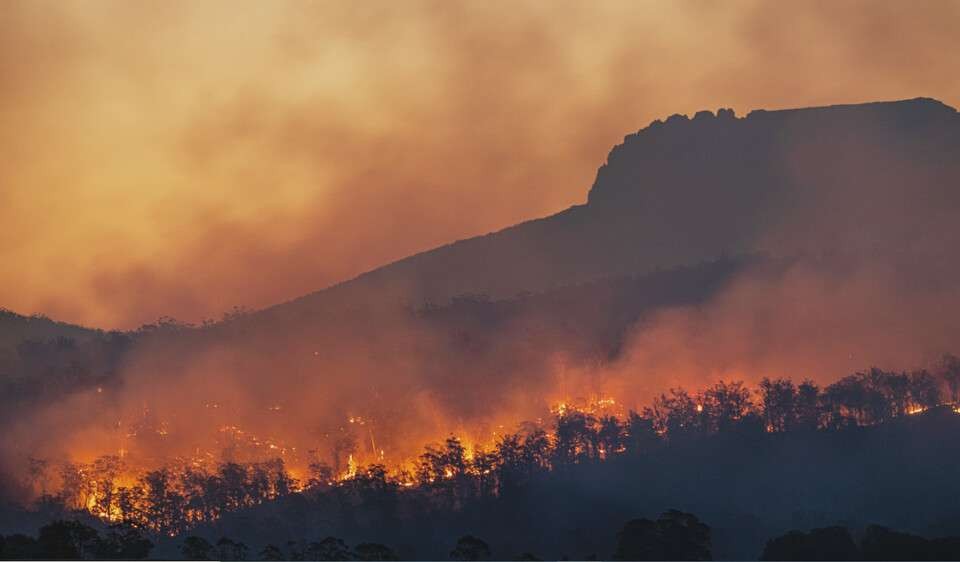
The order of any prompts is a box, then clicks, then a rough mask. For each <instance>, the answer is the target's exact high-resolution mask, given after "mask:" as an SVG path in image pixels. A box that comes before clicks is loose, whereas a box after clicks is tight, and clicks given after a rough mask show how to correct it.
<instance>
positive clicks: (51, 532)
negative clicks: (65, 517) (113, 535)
mask: <svg viewBox="0 0 960 562" xmlns="http://www.w3.org/2000/svg"><path fill="white" fill-rule="evenodd" d="M99 540H100V536H99V534H98V533H97V531H96V529H93V528H92V527H88V526H86V525H84V524H83V523H80V522H79V521H62V520H60V521H54V522H53V523H50V524H48V525H44V526H43V527H41V528H40V534H39V536H38V537H37V548H38V550H39V551H40V552H41V553H42V557H43V558H57V559H61V560H82V559H85V558H89V557H92V555H93V554H95V552H96V548H97V544H98V542H99Z"/></svg>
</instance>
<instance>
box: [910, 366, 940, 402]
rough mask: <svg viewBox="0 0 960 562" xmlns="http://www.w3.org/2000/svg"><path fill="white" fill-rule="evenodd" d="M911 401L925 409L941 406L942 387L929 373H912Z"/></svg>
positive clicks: (924, 371) (923, 371)
mask: <svg viewBox="0 0 960 562" xmlns="http://www.w3.org/2000/svg"><path fill="white" fill-rule="evenodd" d="M910 400H911V401H913V403H914V404H916V405H917V406H919V407H921V408H923V409H927V408H933V407H934V406H937V405H938V404H940V385H939V384H937V380H936V379H935V378H933V375H931V374H930V373H929V371H927V370H925V369H923V370H920V371H915V372H913V373H910Z"/></svg>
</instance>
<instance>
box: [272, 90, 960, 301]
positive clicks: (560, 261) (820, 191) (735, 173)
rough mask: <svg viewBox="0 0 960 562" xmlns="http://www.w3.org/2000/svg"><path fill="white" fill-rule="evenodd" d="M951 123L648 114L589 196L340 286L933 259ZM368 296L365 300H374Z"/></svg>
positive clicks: (463, 288) (953, 165)
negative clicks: (777, 258)
mask: <svg viewBox="0 0 960 562" xmlns="http://www.w3.org/2000/svg"><path fill="white" fill-rule="evenodd" d="M958 161H960V117H958V114H957V112H956V110H954V109H953V108H951V107H949V106H946V105H944V104H942V103H940V102H938V101H935V100H931V99H924V98H919V99H914V100H906V101H898V102H881V103H869V104H862V105H843V106H831V107H818V108H809V109H795V110H784V111H763V110H758V111H753V112H751V113H750V114H749V115H747V116H746V117H742V118H738V117H736V116H735V115H734V113H733V111H731V110H720V111H718V112H717V113H716V114H714V113H711V112H708V111H702V112H699V113H697V114H696V115H694V117H693V118H692V119H691V118H687V117H686V116H682V115H674V116H672V117H670V118H668V119H666V120H665V121H663V122H661V121H655V122H654V123H652V124H651V125H650V126H648V127H646V128H645V129H642V130H640V131H639V132H637V133H636V134H632V135H629V136H627V137H626V138H625V139H624V142H623V143H622V144H620V145H618V146H616V147H614V149H613V150H612V151H611V152H610V155H609V157H608V159H607V162H606V163H605V164H604V165H603V166H601V167H600V169H599V172H598V174H597V178H596V181H595V182H594V184H593V187H592V189H591V190H590V193H589V198H588V203H587V204H586V205H581V206H575V207H571V208H570V209H567V210H565V211H563V212H560V213H558V214H556V215H553V216H550V217H547V218H544V219H539V220H533V221H529V222H526V223H522V224H520V225H517V226H514V227H511V228H507V229H505V230H503V231H500V232H496V233H492V234H488V235H485V236H479V237H476V238H471V239H468V240H462V241H459V242H456V243H453V244H450V245H447V246H443V247H440V248H437V249H435V250H431V251H428V252H424V253H422V254H418V255H415V256H412V257H409V258H406V259H404V260H400V261H398V262H395V263H393V264H390V265H387V266H385V267H382V268H379V269H377V270H375V271H372V272H370V273H367V274H364V275H361V276H360V277H359V278H357V279H355V280H352V281H349V282H346V283H343V284H341V285H339V286H336V287H334V288H332V289H329V290H326V291H321V292H319V293H314V294H313V295H309V296H307V297H304V298H302V299H298V301H294V302H293V303H288V304H286V305H281V307H280V309H281V310H284V309H288V308H289V307H291V306H294V307H304V306H306V307H309V306H313V305H320V304H321V303H323V302H327V303H329V302H332V300H328V299H327V297H326V296H325V295H327V294H336V295H339V296H337V297H336V298H335V299H333V300H336V301H337V302H345V301H350V300H351V299H352V298H354V297H351V296H350V294H354V295H355V296H356V297H357V298H362V299H364V300H369V299H371V298H375V299H379V298H384V299H387V300H389V301H390V302H398V301H405V302H411V303H415V304H416V303H421V302H423V301H433V302H443V301H444V300H446V299H448V298H450V297H452V296H455V295H459V294H464V293H486V294H489V295H490V296H493V297H503V296H510V295H513V294H515V293H517V292H520V291H539V290H543V289H547V288H550V287H553V286H557V285H564V284H570V283H577V282H581V281H585V280H589V279H592V278H597V277H602V276H608V275H618V274H624V273H643V272H647V271H651V270H655V269H657V268H664V267H672V266H676V265H682V264H688V263H695V262H698V261H701V260H707V259H712V258H714V257H716V256H718V255H722V254H736V253H741V252H754V251H764V252H770V253H774V254H778V255H790V254H794V253H798V252H814V253H823V252H854V253H859V252H866V253H871V254H876V253H880V254H884V253H890V254H898V253H902V252H912V251H915V250H922V251H923V252H928V253H929V252H933V253H937V252H942V251H944V250H945V249H946V248H947V247H948V243H950V244H952V243H953V242H956V241H957V240H956V238H957V237H958V234H960V233H958V231H960V228H958V227H957V226H956V224H957V223H956V220H955V214H956V212H957V211H958V210H960V186H958V184H960V167H958ZM374 295H376V296H374Z"/></svg>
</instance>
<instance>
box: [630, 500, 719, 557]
mask: <svg viewBox="0 0 960 562" xmlns="http://www.w3.org/2000/svg"><path fill="white" fill-rule="evenodd" d="M613 558H614V559H615V560H710V559H711V554H710V528H709V527H708V526H706V525H705V524H703V523H701V522H700V520H699V519H697V518H696V516H694V515H691V514H689V513H683V512H680V511H676V510H670V511H667V512H665V513H663V514H662V515H660V517H659V518H658V519H657V520H656V521H651V520H649V519H633V520H631V521H628V522H627V523H626V524H625V525H624V527H623V529H621V530H620V532H619V533H617V548H616V551H615V552H614V555H613Z"/></svg>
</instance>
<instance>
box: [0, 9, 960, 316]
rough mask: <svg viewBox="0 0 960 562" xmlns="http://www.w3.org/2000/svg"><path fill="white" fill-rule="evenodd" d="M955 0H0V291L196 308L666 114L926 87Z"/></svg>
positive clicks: (213, 309) (66, 305)
mask: <svg viewBox="0 0 960 562" xmlns="http://www.w3.org/2000/svg"><path fill="white" fill-rule="evenodd" d="M958 27H960V2H938V1H933V0H929V1H923V2H906V1H899V2H889V3H887V2H860V1H840V2H837V1H830V2H827V1H825V2H748V1H739V2H722V3H721V2H699V1H691V2H666V1H663V2H637V1H630V2H612V1H608V2H599V3H596V2H560V1H552V0H551V1H546V0H540V1H536V2H526V3H524V2H517V1H516V0H509V1H496V0H495V1H489V0H484V1H475V2H451V1H438V2H414V1H412V0H405V1H402V2H395V1H391V2H382V3H381V2H308V1H303V2H236V1H229V2H214V1H206V2H127V1H117V2H109V1H98V2H79V1H77V2H67V1H59V0H58V1H42V0H29V1H25V2H19V1H17V0H5V1H4V2H0V232H2V235H0V258H2V261H0V263H2V266H0V307H6V308H10V309H13V310H15V311H18V312H22V313H34V312H42V313H45V314H48V315H50V316H53V317H56V318H60V319H65V320H70V321H75V322H82V323H85V324H90V325H97V326H102V327H133V326H136V325H139V324H140V323H143V322H147V321H152V320H155V319H156V318H157V317H158V316H160V315H171V316H175V317H178V318H182V319H185V320H190V321H196V320H199V319H201V318H203V317H212V316H218V315H219V314H220V313H221V312H223V311H224V310H226V309H228V308H230V307H232V306H234V305H243V306H248V307H261V306H266V305H269V304H272V303H276V302H279V301H283V300H287V299H290V298H293V297H296V296H299V295H300V294H303V293H306V292H310V291H313V290H316V289H320V288H323V287H324V286H327V285H329V284H331V283H334V282H337V281H340V280H343V279H345V278H347V277H350V276H352V275H354V274H357V273H359V272H362V271H364V270H367V269H370V268H373V267H375V266H377V265H380V264H382V263H384V262H386V261H390V260H393V259H397V258H401V257H403V256H405V255H408V254H410V253H413V252H416V251H419V250H423V249H427V248H429V247H432V246H434V245H437V244H442V243H446V242H448V241H451V240H454V239H458V238H464V237H468V236H471V235H475V234H482V233H485V232H488V231H490V230H495V229H498V228H501V227H503V226H507V225H509V224H512V223H515V222H518V221H520V220H523V219H525V218H532V217H535V216H540V215H544V214H548V213H551V212H554V211H556V210H559V209H561V208H564V207H566V206H569V205H571V204H574V203H581V202H583V201H584V200H585V198H586V193H587V190H588V188H589V186H590V184H591V182H592V181H593V177H594V174H595V171H596V168H597V167H598V166H599V165H600V164H601V163H602V162H603V160H604V158H605V156H606V154H607V152H608V150H609V149H610V147H611V146H612V145H614V144H615V143H617V142H619V141H620V140H621V139H622V137H623V135H624V134H627V133H629V132H633V131H635V130H637V129H639V128H641V127H643V126H645V125H646V124H648V123H649V122H650V121H651V120H653V119H655V118H659V117H664V116H666V115H669V114H671V113H678V112H680V113H692V112H694V111H696V110H699V109H705V108H707V109H716V108H718V107H733V108H735V109H736V110H737V111H738V112H740V113H743V112H745V111H748V110H750V109H752V108H758V107H764V108H780V107H794V106H807V105H821V104H829V103H845V102H859V101H869V100H882V99H899V98H910V97H916V96H931V97H936V98H938V99H940V100H942V101H944V102H946V103H949V104H951V105H953V106H955V107H956V106H958V105H960V59H958V57H957V54H956V53H958V52H960V34H958V33H956V30H957V29H958Z"/></svg>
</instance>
